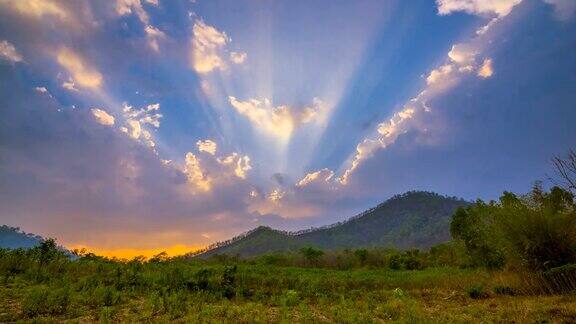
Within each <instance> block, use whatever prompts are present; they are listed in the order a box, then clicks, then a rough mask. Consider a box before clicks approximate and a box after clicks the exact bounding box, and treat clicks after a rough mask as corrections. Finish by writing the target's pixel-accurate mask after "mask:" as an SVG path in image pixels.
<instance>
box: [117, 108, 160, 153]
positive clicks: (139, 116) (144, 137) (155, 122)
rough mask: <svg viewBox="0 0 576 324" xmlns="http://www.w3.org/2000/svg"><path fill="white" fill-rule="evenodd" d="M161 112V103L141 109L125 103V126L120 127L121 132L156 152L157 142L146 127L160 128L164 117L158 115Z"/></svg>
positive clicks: (123, 111)
mask: <svg viewBox="0 0 576 324" xmlns="http://www.w3.org/2000/svg"><path fill="white" fill-rule="evenodd" d="M159 110H160V104H159V103H155V104H149V105H147V106H146V107H143V108H141V109H134V108H133V107H132V106H130V105H128V104H127V103H124V104H123V109H122V116H123V117H124V119H125V124H124V126H122V127H120V130H121V131H122V132H123V133H126V134H127V135H128V136H129V137H130V138H132V139H134V140H137V141H140V142H141V143H143V144H145V145H146V146H148V147H149V148H152V149H153V150H154V148H155V147H156V142H155V141H154V138H153V136H152V133H151V132H150V131H149V130H148V129H146V128H145V126H146V125H150V126H152V127H154V128H159V127H160V119H161V118H162V117H163V115H162V114H160V113H158V111H159Z"/></svg>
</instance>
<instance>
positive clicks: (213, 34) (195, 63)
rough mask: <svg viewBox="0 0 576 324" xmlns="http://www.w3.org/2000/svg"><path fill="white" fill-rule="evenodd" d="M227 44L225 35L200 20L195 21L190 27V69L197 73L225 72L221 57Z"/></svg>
mask: <svg viewBox="0 0 576 324" xmlns="http://www.w3.org/2000/svg"><path fill="white" fill-rule="evenodd" d="M229 42H230V39H229V38H228V36H227V35H226V33H224V32H221V31H219V30H217V29H216V28H214V27H212V26H209V25H207V24H205V23H204V22H203V21H202V20H198V21H196V22H195V23H194V26H193V27H192V55H191V61H192V62H191V64H192V68H193V69H194V70H195V71H196V72H198V73H208V72H211V71H213V70H226V68H227V65H226V62H225V61H224V59H223V58H222V57H221V55H222V52H223V50H224V47H225V46H226V44H227V43H229Z"/></svg>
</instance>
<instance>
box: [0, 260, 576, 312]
mask: <svg viewBox="0 0 576 324" xmlns="http://www.w3.org/2000/svg"><path fill="white" fill-rule="evenodd" d="M51 266H52V267H53V268H51V269H45V270H43V271H47V272H49V273H50V274H51V275H50V278H42V277H41V276H40V277H35V275H34V274H32V273H31V272H28V273H22V274H18V275H14V276H11V277H8V278H5V279H4V282H3V284H2V285H1V286H0V287H1V288H0V321H1V322H11V321H72V322H85V321H102V322H106V321H108V322H136V321H138V322H141V321H150V322H158V321H159V322H168V321H177V322H411V323H423V322H424V323H426V322H432V323H434V322H462V323H464V322H516V323H526V322H538V323H542V322H573V321H576V297H575V296H573V295H563V296H554V295H548V296H531V295H527V294H523V293H518V292H517V289H515V288H514V285H512V286H510V285H509V284H510V283H513V282H515V281H514V279H513V277H512V275H511V274H507V273H505V272H495V273H488V272H486V271H484V270H472V269H456V268H428V269H424V270H390V269H385V270H370V269H353V270H328V269H314V268H295V267H279V266H273V265H251V264H245V263H240V264H238V265H222V264H206V263H199V262H187V261H165V262H159V263H138V262H131V263H115V262H103V261H80V262H78V261H75V262H63V263H62V264H60V265H59V266H58V265H54V264H52V265H51ZM56 268H58V269H56ZM55 273H57V274H60V275H55ZM505 283H507V284H508V285H506V284H505Z"/></svg>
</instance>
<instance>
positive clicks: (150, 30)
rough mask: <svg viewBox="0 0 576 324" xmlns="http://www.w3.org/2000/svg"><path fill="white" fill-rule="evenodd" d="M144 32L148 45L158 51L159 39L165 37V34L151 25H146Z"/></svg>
mask: <svg viewBox="0 0 576 324" xmlns="http://www.w3.org/2000/svg"><path fill="white" fill-rule="evenodd" d="M144 32H145V33H146V38H147V39H148V46H150V48H151V49H152V50H153V51H155V52H160V45H159V41H160V40H162V39H164V38H166V34H164V32H163V31H161V30H160V29H158V28H156V27H154V26H151V25H146V27H145V28H144Z"/></svg>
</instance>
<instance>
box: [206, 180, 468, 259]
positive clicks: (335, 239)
mask: <svg viewBox="0 0 576 324" xmlns="http://www.w3.org/2000/svg"><path fill="white" fill-rule="evenodd" d="M468 204H469V203H468V202H466V201H464V200H462V199H458V198H455V197H445V196H441V195H439V194H436V193H432V192H424V191H410V192H407V193H404V194H401V195H396V196H394V197H392V198H390V199H388V200H387V201H385V202H384V203H382V204H380V205H378V206H376V207H374V208H371V209H369V210H367V211H365V212H363V213H361V214H359V215H357V216H354V217H352V218H350V219H348V220H347V221H345V222H340V223H336V224H332V225H329V226H325V227H322V228H313V229H309V230H304V231H299V232H285V231H279V230H274V229H271V228H269V227H264V226H261V227H258V228H256V229H253V230H251V231H249V232H246V233H244V234H242V235H240V236H237V237H235V238H233V239H231V240H228V241H225V242H220V243H216V244H214V245H212V246H210V247H208V248H207V249H205V250H204V251H200V252H198V253H196V254H195V255H196V256H198V257H208V256H211V255H215V254H227V255H239V256H243V257H246V256H254V255H259V254H265V253H272V252H288V251H297V250H299V249H300V248H302V247H304V246H316V247H318V248H322V249H326V250H335V249H344V248H359V247H376V246H379V247H395V248H399V249H407V248H421V249H425V248H429V247H430V246H432V245H434V244H437V243H441V242H445V241H448V240H450V231H449V227H450V226H449V224H450V220H451V219H452V214H453V213H454V211H455V210H456V209H457V208H459V207H464V206H466V205H468Z"/></svg>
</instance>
